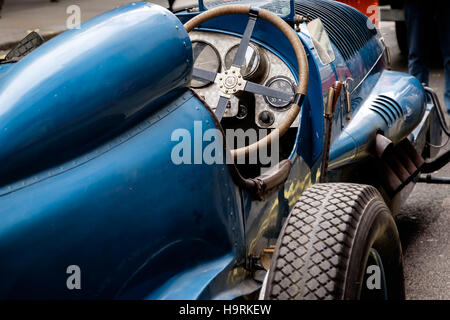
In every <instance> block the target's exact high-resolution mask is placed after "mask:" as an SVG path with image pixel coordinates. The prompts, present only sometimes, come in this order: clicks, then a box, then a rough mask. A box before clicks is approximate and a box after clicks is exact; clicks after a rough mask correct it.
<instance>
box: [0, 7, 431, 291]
mask: <svg viewBox="0 0 450 320" xmlns="http://www.w3.org/2000/svg"><path fill="white" fill-rule="evenodd" d="M193 15H195V13H187V12H184V13H180V14H179V15H178V19H177V18H176V17H175V16H174V15H173V14H171V13H169V12H168V11H167V10H165V9H162V8H161V7H158V6H156V5H151V4H148V3H134V4H131V5H128V6H125V7H122V8H119V9H116V10H114V11H111V12H109V13H106V14H104V15H101V16H99V17H97V18H94V19H93V20H91V21H89V22H87V23H86V24H84V25H82V27H81V29H79V30H71V31H67V32H65V33H63V34H62V35H60V36H58V37H56V38H54V39H52V40H51V41H49V42H47V43H46V44H44V45H43V46H42V47H40V48H38V49H36V50H35V51H34V52H32V53H31V54H30V55H28V56H27V57H25V58H24V59H23V60H21V61H20V62H18V63H16V64H14V65H13V64H11V65H1V66H0V124H1V128H0V129H1V130H0V144H1V147H0V159H1V161H2V164H3V165H2V166H1V167H0V182H1V183H0V280H1V281H0V297H1V298H40V299H42V298H65V299H71V298H87V299H95V298H117V299H130V298H132V299H134V298H138V299H233V298H237V297H242V296H248V295H250V294H252V293H255V292H257V291H258V290H259V288H260V286H261V281H259V280H260V277H259V278H258V277H256V276H255V273H254V270H252V269H251V260H252V257H255V256H258V255H259V254H260V253H261V251H262V250H263V249H264V248H266V247H268V246H269V245H271V244H274V242H275V241H276V239H277V237H278V234H279V232H280V229H281V226H282V223H283V219H284V218H285V217H286V216H287V215H288V214H289V212H290V210H291V208H292V207H293V205H294V204H295V202H296V201H297V199H298V198H299V197H300V195H301V193H302V192H303V190H305V189H306V188H307V187H308V186H310V185H311V184H313V183H316V182H317V181H318V178H319V171H320V170H319V169H320V165H321V163H322V148H323V133H324V122H323V106H324V102H325V99H326V93H327V90H328V87H329V86H330V85H331V84H333V83H334V82H335V81H337V80H339V81H345V80H347V79H348V78H349V77H351V78H352V79H353V80H352V82H350V91H351V92H352V105H351V108H352V110H351V117H350V120H348V119H347V117H346V111H345V110H346V106H345V103H344V100H343V99H340V100H339V101H338V105H337V109H336V112H335V115H334V119H333V128H334V129H333V134H332V141H333V144H332V151H331V156H330V165H331V166H332V167H334V168H339V167H340V166H343V165H347V166H351V165H352V163H354V162H356V161H358V160H361V159H362V158H364V157H368V156H370V155H369V154H367V151H366V148H365V145H366V144H367V143H368V141H369V139H370V137H371V136H372V135H373V133H374V132H383V133H384V134H385V135H386V136H387V137H388V138H390V139H392V140H393V141H394V142H397V141H400V139H402V138H404V137H406V136H408V135H409V134H410V133H411V132H412V131H413V130H415V131H414V134H416V136H415V137H413V138H412V141H413V142H415V141H422V140H421V139H422V137H423V135H425V134H426V133H427V132H428V128H427V127H420V125H419V124H421V125H422V126H425V125H428V126H429V125H430V121H424V119H425V118H424V117H431V116H432V114H433V106H428V107H429V109H428V111H425V100H424V92H423V88H422V87H421V85H420V83H418V82H417V80H415V79H414V78H412V77H410V76H408V75H404V74H400V73H395V72H391V71H388V70H386V61H385V57H384V48H383V46H382V44H381V42H380V41H379V39H378V38H376V37H374V38H373V39H372V40H371V41H370V42H369V43H367V44H366V46H365V47H364V48H363V49H362V50H361V51H360V52H359V53H358V54H357V55H355V56H354V57H353V58H352V59H351V60H347V61H346V60H344V59H343V58H342V56H341V55H340V53H339V52H338V50H337V49H336V47H334V49H335V51H336V60H335V61H334V62H333V63H332V64H330V65H323V64H321V63H320V61H319V59H318V56H317V53H316V51H315V49H314V47H313V46H312V44H311V39H310V38H309V36H308V34H307V32H306V29H305V25H303V26H302V29H301V32H299V37H300V39H301V40H302V42H303V44H304V46H305V50H306V52H307V56H308V63H309V75H310V79H309V88H308V96H307V97H306V99H305V102H304V104H303V106H302V109H301V114H300V118H299V121H300V123H299V128H298V131H297V136H296V139H295V143H294V146H293V148H292V152H291V155H290V160H291V162H292V170H291V172H290V174H289V177H288V179H287V181H286V183H285V184H284V186H282V187H281V189H280V190H279V191H278V192H276V193H275V194H273V195H272V196H270V197H269V198H268V199H266V200H264V201H259V200H255V198H254V197H253V196H252V195H250V194H249V192H248V191H247V190H246V189H244V188H242V187H241V186H239V185H238V184H237V183H236V178H235V174H233V167H232V166H229V165H225V164H212V165H207V164H195V165H176V164H174V163H173V162H172V161H171V152H172V150H173V147H174V146H175V145H176V144H177V143H178V141H173V139H172V136H171V135H172V132H173V131H174V130H176V129H179V128H181V129H184V130H186V132H188V133H189V135H190V136H192V137H194V138H193V139H195V136H196V128H195V125H194V123H197V124H198V123H201V130H202V131H201V133H203V132H205V131H206V130H208V129H210V128H216V127H217V125H216V122H215V119H214V116H213V115H212V114H211V112H210V111H208V110H207V108H205V105H204V104H203V103H202V102H201V101H200V100H199V99H198V98H197V96H195V95H194V94H193V93H192V92H191V91H190V89H189V88H188V83H189V81H190V74H191V72H192V47H191V42H190V40H189V37H188V34H187V33H186V31H185V30H184V28H183V26H182V22H185V21H187V20H188V19H190V18H191V17H192V16H193ZM246 21H247V19H246V17H244V16H238V15H236V16H227V17H222V18H219V19H215V20H212V21H210V22H208V23H206V24H204V25H202V28H201V30H208V31H214V32H223V33H228V34H233V35H240V34H241V33H242V30H243V29H244V27H245V24H246ZM254 41H255V42H257V43H259V44H260V45H261V46H263V47H265V48H266V49H268V50H270V51H272V52H273V53H275V54H276V55H278V56H279V57H280V58H281V59H282V60H283V61H284V62H285V63H286V64H287V65H288V66H289V67H290V68H291V70H292V71H294V74H295V73H296V72H295V71H296V70H297V68H298V66H297V65H296V59H295V56H294V55H293V50H292V49H291V48H290V46H289V43H288V41H287V40H285V39H284V37H283V36H282V35H281V33H280V31H279V30H277V29H275V28H274V27H273V26H272V25H270V24H268V23H266V22H264V21H258V23H257V24H256V28H255V32H254ZM379 95H386V96H389V97H390V98H392V99H394V100H396V101H397V103H398V104H399V105H400V106H401V108H402V109H403V111H404V112H403V114H402V115H401V116H399V117H398V118H397V119H394V120H392V121H384V120H383V119H382V118H381V117H379V116H377V115H376V114H374V113H373V112H371V111H370V110H371V109H370V106H371V101H372V100H373V99H375V98H376V97H378V96H379ZM196 121H197V122H196ZM419 136H420V137H419ZM192 143H193V144H194V143H195V141H192ZM200 143H202V142H201V141H200ZM416 147H417V148H418V149H419V148H423V144H421V145H417V144H416ZM419 151H421V150H419ZM70 265H77V266H79V267H80V269H81V272H82V273H81V277H82V278H81V279H82V281H81V285H82V289H81V290H69V289H68V288H67V286H66V280H67V278H68V276H69V275H68V274H67V273H66V270H67V267H68V266H70Z"/></svg>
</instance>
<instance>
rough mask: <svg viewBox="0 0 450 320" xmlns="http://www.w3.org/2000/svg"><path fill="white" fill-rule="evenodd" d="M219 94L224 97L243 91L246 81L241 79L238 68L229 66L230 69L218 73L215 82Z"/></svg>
mask: <svg viewBox="0 0 450 320" xmlns="http://www.w3.org/2000/svg"><path fill="white" fill-rule="evenodd" d="M215 82H216V83H217V84H218V85H219V89H220V91H221V93H222V94H223V95H225V96H229V95H230V94H234V93H236V92H238V91H241V90H244V89H245V84H246V81H245V80H244V79H243V78H242V74H241V70H240V68H237V67H235V66H231V67H230V69H228V70H226V71H224V72H221V73H218V74H217V77H216V81H215Z"/></svg>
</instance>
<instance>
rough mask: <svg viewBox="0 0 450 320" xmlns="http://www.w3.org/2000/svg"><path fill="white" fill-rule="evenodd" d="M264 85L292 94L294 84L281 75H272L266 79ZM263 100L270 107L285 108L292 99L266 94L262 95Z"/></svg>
mask: <svg viewBox="0 0 450 320" xmlns="http://www.w3.org/2000/svg"><path fill="white" fill-rule="evenodd" d="M266 87H269V88H272V89H275V90H279V91H282V92H286V93H291V94H292V95H294V94H295V87H294V84H293V83H292V81H291V80H290V79H289V78H287V77H282V76H278V77H273V78H271V79H269V81H267V83H266ZM264 100H265V101H266V102H267V103H268V104H269V105H270V106H271V107H273V108H277V109H280V108H286V107H288V106H289V105H290V104H291V102H292V100H283V99H278V98H273V97H267V96H264Z"/></svg>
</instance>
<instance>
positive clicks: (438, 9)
mask: <svg viewBox="0 0 450 320" xmlns="http://www.w3.org/2000/svg"><path fill="white" fill-rule="evenodd" d="M405 21H406V30H407V38H408V70H409V73H410V74H411V75H413V76H415V77H416V78H417V79H418V80H419V81H420V82H422V83H425V84H426V85H428V83H429V67H428V65H429V64H428V62H429V58H430V55H431V52H430V48H434V47H435V46H431V45H430V43H429V40H430V38H433V37H431V35H430V34H429V32H427V30H429V29H430V26H433V27H435V22H434V21H437V24H438V29H439V38H438V39H439V44H440V48H441V52H442V57H443V59H444V74H445V93H444V101H445V106H446V108H447V113H448V114H449V115H450V6H449V5H448V4H446V3H443V2H442V3H441V2H434V1H433V2H430V1H420V0H406V2H405ZM434 29H436V28H434Z"/></svg>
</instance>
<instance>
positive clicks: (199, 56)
mask: <svg viewBox="0 0 450 320" xmlns="http://www.w3.org/2000/svg"><path fill="white" fill-rule="evenodd" d="M192 49H193V52H194V68H198V69H203V70H207V71H211V72H214V73H217V72H219V71H220V56H219V53H218V52H217V50H216V49H215V48H214V47H213V46H212V45H210V44H209V43H206V42H203V41H193V42H192ZM207 84H209V82H208V81H205V80H198V79H192V80H191V87H193V88H201V87H204V86H206V85H207Z"/></svg>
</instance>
